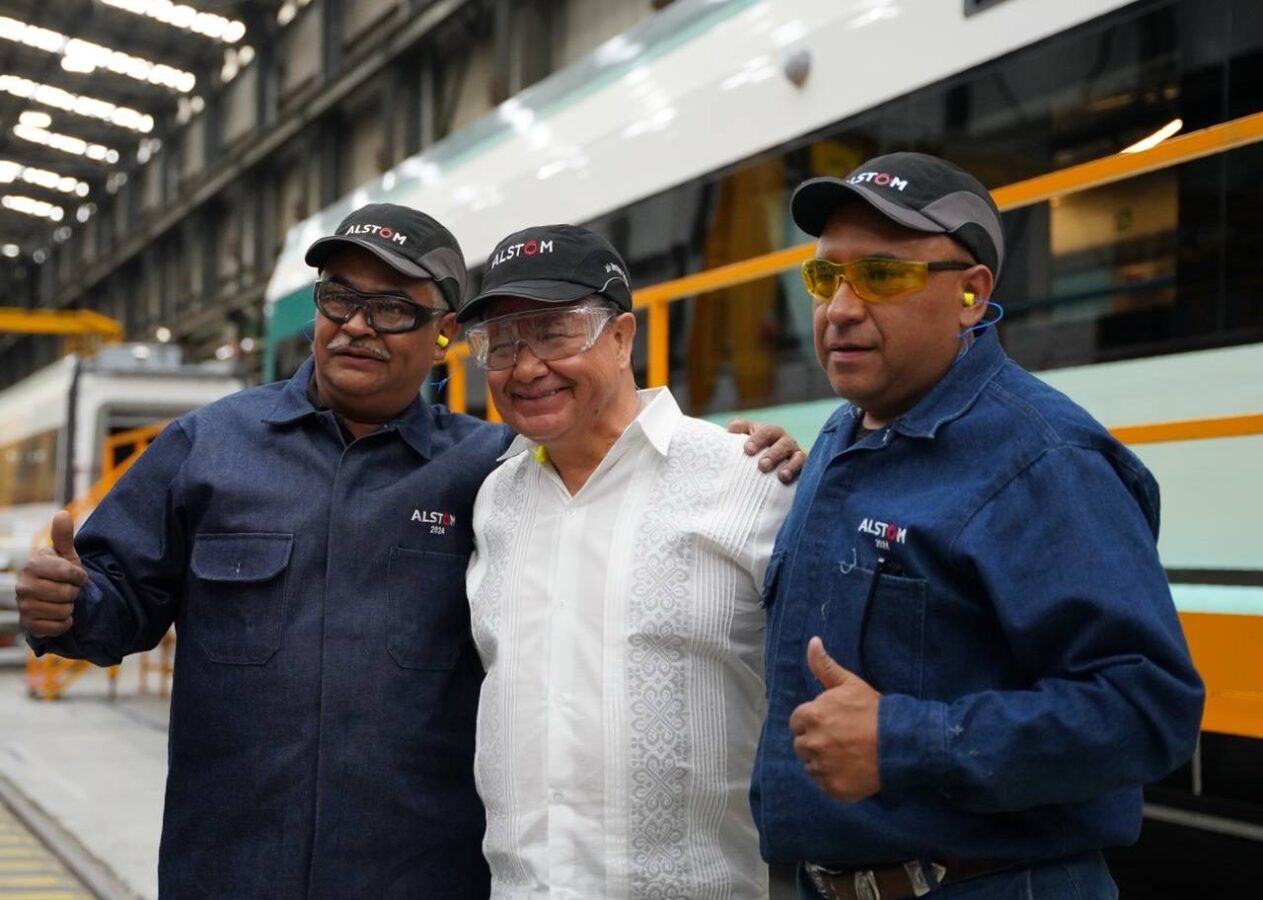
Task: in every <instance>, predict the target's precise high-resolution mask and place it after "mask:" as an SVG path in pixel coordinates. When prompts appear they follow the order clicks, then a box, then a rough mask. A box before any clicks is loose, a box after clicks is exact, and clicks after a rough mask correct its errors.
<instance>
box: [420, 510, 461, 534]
mask: <svg viewBox="0 0 1263 900" xmlns="http://www.w3.org/2000/svg"><path fill="white" fill-rule="evenodd" d="M412 521H413V522H417V523H419V524H421V525H429V526H430V534H446V533H447V527H448V526H449V525H455V524H456V517H455V516H454V515H452V514H451V513H449V512H438V511H437V510H429V509H414V510H413V511H412Z"/></svg>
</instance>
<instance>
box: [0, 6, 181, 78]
mask: <svg viewBox="0 0 1263 900" xmlns="http://www.w3.org/2000/svg"><path fill="white" fill-rule="evenodd" d="M0 38H2V39H4V40H8V41H13V42H14V43H18V44H25V45H26V46H28V47H34V48H35V49H37V50H43V51H45V52H46V53H53V54H56V55H58V56H60V57H61V67H62V68H63V69H65V70H66V71H67V72H79V73H82V74H85V75H90V74H91V73H93V72H95V71H96V70H97V69H104V70H106V71H109V72H113V73H115V74H116V75H126V76H127V77H128V78H134V79H136V80H137V81H144V82H148V83H150V84H159V85H162V86H163V87H168V88H171V89H172V90H176V91H180V92H181V93H184V94H187V93H188V92H189V91H191V90H193V87H194V85H195V84H197V77H196V76H195V75H194V74H193V73H192V72H185V71H184V70H182V69H177V68H174V67H173V66H168V65H164V64H162V63H155V62H152V61H150V60H147V59H143V58H142V57H139V56H132V55H131V54H130V53H124V52H122V51H121V50H112V49H110V48H109V47H102V46H101V45H100V44H93V43H92V42H90V41H84V40H80V39H79V38H70V37H66V35H64V34H62V33H60V32H57V31H52V30H51V29H48V28H39V27H38V26H35V25H27V24H26V23H25V22H19V21H18V20H17V19H12V18H9V17H8V16H0Z"/></svg>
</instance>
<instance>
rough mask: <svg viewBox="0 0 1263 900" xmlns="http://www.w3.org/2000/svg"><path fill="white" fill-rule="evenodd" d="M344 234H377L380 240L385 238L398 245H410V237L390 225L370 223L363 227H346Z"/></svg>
mask: <svg viewBox="0 0 1263 900" xmlns="http://www.w3.org/2000/svg"><path fill="white" fill-rule="evenodd" d="M342 233H343V234H375V235H377V237H379V238H385V239H386V240H388V241H393V242H394V243H396V244H406V243H408V236H407V235H406V234H400V233H399V232H397V231H395V229H393V228H391V227H390V226H389V225H372V224H368V223H366V224H363V225H348V226H346V230H345V231H343V232H342Z"/></svg>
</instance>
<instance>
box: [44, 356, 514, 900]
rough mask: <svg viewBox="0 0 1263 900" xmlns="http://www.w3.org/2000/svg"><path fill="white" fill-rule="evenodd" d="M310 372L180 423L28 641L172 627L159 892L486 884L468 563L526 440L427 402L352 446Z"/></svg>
mask: <svg viewBox="0 0 1263 900" xmlns="http://www.w3.org/2000/svg"><path fill="white" fill-rule="evenodd" d="M311 371H312V362H311V360H310V359H309V360H308V361H307V362H306V363H304V365H303V367H302V368H301V369H300V370H299V371H298V373H297V374H296V375H295V376H294V378H293V379H292V380H291V381H289V382H282V383H278V384H272V385H267V386H264V387H258V388H252V389H250V390H246V391H243V392H241V393H239V394H236V395H234V396H232V397H228V398H226V399H224V400H221V401H219V402H216V403H213V404H211V405H209V406H206V407H203V408H202V409H200V410H197V411H195V412H192V413H190V414H188V415H186V416H184V417H182V418H180V419H178V420H177V421H176V422H174V423H172V424H171V425H170V426H169V427H168V428H167V429H166V430H164V431H163V433H162V434H161V435H160V436H159V437H158V438H157V439H156V440H155V441H154V443H153V444H152V445H151V446H150V447H149V449H148V450H146V451H145V453H144V455H143V456H142V457H141V458H140V459H139V461H138V462H137V463H136V464H135V465H134V466H133V467H132V468H131V469H130V470H129V471H128V472H127V474H126V475H125V476H124V477H123V478H122V479H121V480H120V481H119V483H118V484H117V486H116V487H115V488H114V490H113V491H111V492H110V494H109V495H108V496H107V497H106V498H105V499H104V501H102V503H101V504H100V506H98V507H97V509H96V511H95V512H94V513H93V514H92V516H91V517H90V518H89V519H88V521H87V523H86V524H85V526H84V527H83V529H82V530H81V531H80V533H79V535H78V537H77V539H76V541H75V545H76V548H77V549H78V552H79V554H80V557H81V558H82V560H83V563H84V565H85V566H86V567H87V569H88V571H89V573H90V576H91V582H90V584H89V585H88V586H86V587H85V588H84V589H83V591H82V592H81V593H80V595H79V599H78V601H77V603H76V605H75V612H74V619H75V623H74V627H73V628H72V630H71V631H70V632H69V633H68V634H66V635H63V636H62V637H61V638H58V639H54V640H47V641H34V642H33V644H34V645H35V646H36V648H37V649H39V650H43V649H47V650H51V651H52V652H55V653H58V654H62V655H66V656H73V657H82V658H86V659H90V660H92V661H93V662H96V663H98V664H101V665H104V664H108V663H114V662H117V661H118V660H119V659H120V658H121V657H123V656H125V655H126V654H128V653H133V652H135V651H138V650H145V649H148V648H150V647H153V646H154V645H155V644H156V643H157V642H158V641H159V639H160V638H161V637H162V635H163V634H164V633H165V632H166V630H167V628H168V626H169V625H170V624H171V623H172V622H173V621H174V623H175V626H176V629H177V633H178V636H179V649H178V652H177V654H176V663H175V675H174V687H173V693H172V699H171V727H170V745H169V746H170V750H169V757H170V770H169V775H168V780H167V796H166V813H165V816H164V820H163V832H162V845H161V852H160V861H159V888H160V891H161V894H162V896H163V897H178V898H182V900H183V898H189V897H215V898H224V897H243V898H244V897H268V898H300V897H301V898H339V900H341V898H346V897H391V898H395V897H398V898H415V897H437V896H442V897H452V898H461V900H465V898H468V900H474V898H482V897H486V896H487V893H488V889H489V888H488V875H487V870H486V866H485V863H484V861H483V859H482V855H481V841H482V834H483V828H484V822H483V810H482V804H481V803H480V802H479V799H478V796H477V794H476V793H475V791H474V780H473V754H474V722H475V712H476V706H477V702H478V691H479V688H480V685H481V682H482V667H481V665H480V663H479V660H478V655H477V652H476V651H475V649H474V645H473V642H472V640H471V637H470V631H469V609H468V603H467V601H466V599H465V568H466V564H467V561H468V558H469V554H470V551H471V549H472V547H473V537H472V530H471V527H470V524H471V518H472V512H473V504H474V497H475V496H476V494H477V491H478V487H479V485H480V484H481V483H482V480H483V478H484V477H485V476H486V475H487V474H488V473H489V472H490V471H491V469H492V468H493V467H494V466H495V464H496V457H497V456H499V455H500V453H501V452H503V450H504V449H505V447H506V446H507V443H508V437H509V432H508V430H507V429H505V428H503V427H499V426H491V425H488V424H487V423H485V422H481V421H479V420H476V419H472V418H469V417H466V416H460V415H455V414H452V413H450V412H448V411H446V410H445V409H443V408H441V407H431V406H428V405H427V404H425V403H423V402H421V401H420V400H419V399H418V400H416V401H414V402H413V404H412V405H411V406H410V407H409V408H408V409H407V410H406V411H405V413H404V414H403V415H401V416H400V417H399V418H397V419H396V420H394V421H393V422H391V423H389V424H388V425H386V426H385V427H384V428H383V429H381V430H380V431H377V432H375V433H373V434H370V435H367V436H365V437H362V438H360V439H359V440H356V441H354V442H352V443H350V444H349V445H348V444H347V443H346V441H345V440H344V438H343V434H342V432H341V430H340V427H339V425H338V422H337V421H336V419H335V418H334V416H333V414H332V413H330V412H329V411H328V410H319V409H316V408H315V407H313V405H312V403H311V401H310V399H309V398H308V395H307V390H306V389H307V384H308V381H309V379H310V377H311Z"/></svg>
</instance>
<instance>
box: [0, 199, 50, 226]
mask: <svg viewBox="0 0 1263 900" xmlns="http://www.w3.org/2000/svg"><path fill="white" fill-rule="evenodd" d="M0 206H3V207H4V208H5V209H11V210H13V211H14V212H20V213H23V214H25V215H28V216H38V217H40V218H42V219H51V220H52V221H54V222H60V221H61V220H62V219H63V218H64V217H65V215H66V211H65V210H64V209H62V208H61V207H60V206H56V205H55V204H52V203H46V202H45V201H43V200H36V199H35V198H34V197H24V196H22V195H21V194H5V195H4V196H3V197H0Z"/></svg>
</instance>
